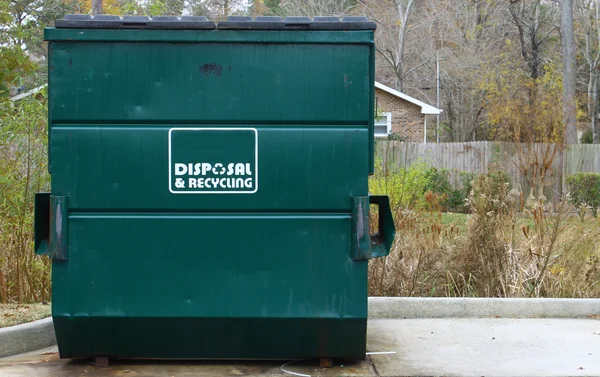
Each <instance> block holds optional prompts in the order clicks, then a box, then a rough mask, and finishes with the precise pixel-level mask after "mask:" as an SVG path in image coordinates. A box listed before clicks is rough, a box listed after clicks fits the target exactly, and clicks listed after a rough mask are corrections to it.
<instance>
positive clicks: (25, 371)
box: [0, 346, 376, 377]
mask: <svg viewBox="0 0 600 377" xmlns="http://www.w3.org/2000/svg"><path fill="white" fill-rule="evenodd" d="M57 352H58V349H57V347H56V346H54V347H51V348H46V349H44V350H40V351H36V352H30V353H27V354H21V355H15V356H10V357H6V358H3V359H0V376H3V377H4V376H7V377H8V376H10V377H30V376H36V377H75V376H86V377H101V376H102V377H105V376H107V377H108V376H110V377H116V376H119V377H133V376H135V377H240V376H265V377H284V376H287V377H290V376H291V375H290V374H286V373H284V372H282V371H281V369H280V367H281V365H282V364H283V363H285V362H286V361H260V362H256V361H254V362H248V361H154V360H117V361H111V365H110V367H108V368H96V366H95V365H94V363H93V362H92V361H93V360H91V359H90V360H60V359H59V358H58V353H57ZM318 366H319V362H318V360H307V361H301V362H298V363H295V364H292V365H289V366H287V367H286V368H285V369H287V370H290V371H292V372H295V373H301V374H307V375H310V376H312V377H316V376H320V377H338V376H348V377H363V376H365V377H376V374H375V372H374V371H373V368H372V366H371V364H370V363H369V362H350V363H348V362H343V363H341V364H340V362H339V361H338V363H336V365H335V367H334V368H330V369H322V368H319V367H318Z"/></svg>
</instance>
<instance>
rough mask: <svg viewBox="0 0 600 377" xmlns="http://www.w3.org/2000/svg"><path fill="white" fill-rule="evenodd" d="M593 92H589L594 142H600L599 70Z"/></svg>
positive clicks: (594, 76) (594, 81) (596, 73)
mask: <svg viewBox="0 0 600 377" xmlns="http://www.w3.org/2000/svg"><path fill="white" fill-rule="evenodd" d="M593 78H594V79H593V81H592V82H593V84H592V92H591V93H590V94H589V96H590V98H591V101H590V102H591V107H590V116H591V117H592V135H594V144H598V143H600V135H599V134H598V133H599V132H598V131H599V130H598V111H599V110H600V109H599V108H600V103H598V80H599V77H598V71H596V72H594V74H593Z"/></svg>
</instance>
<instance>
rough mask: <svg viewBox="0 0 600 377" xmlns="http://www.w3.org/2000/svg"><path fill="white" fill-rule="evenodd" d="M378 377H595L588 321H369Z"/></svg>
mask: <svg viewBox="0 0 600 377" xmlns="http://www.w3.org/2000/svg"><path fill="white" fill-rule="evenodd" d="M368 342H369V343H368V345H369V349H370V350H383V351H390V350H391V351H397V354H395V355H385V356H383V355H382V356H376V355H374V356H371V359H372V361H373V364H374V367H375V370H376V372H377V373H378V374H379V376H386V377H387V376H486V377H489V376H547V377H550V376H600V321H599V320H597V319H596V320H594V319H503V318H488V319H486V318H452V319H405V320H393V319H379V320H370V321H369V338H368Z"/></svg>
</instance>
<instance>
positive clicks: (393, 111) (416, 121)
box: [375, 82, 442, 142]
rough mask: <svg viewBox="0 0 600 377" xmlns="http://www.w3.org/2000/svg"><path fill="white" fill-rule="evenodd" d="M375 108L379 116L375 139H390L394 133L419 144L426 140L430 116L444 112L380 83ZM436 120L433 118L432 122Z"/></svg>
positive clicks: (376, 122)
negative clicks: (389, 136)
mask: <svg viewBox="0 0 600 377" xmlns="http://www.w3.org/2000/svg"><path fill="white" fill-rule="evenodd" d="M375 107H376V109H377V114H378V115H379V117H377V118H376V119H375V137H388V135H390V134H392V133H393V134H397V135H399V136H401V137H404V138H406V140H407V141H417V142H420V141H423V142H425V140H426V130H427V120H428V119H427V118H428V116H434V115H439V114H440V113H441V112H442V110H440V109H438V108H437V107H435V106H431V105H428V104H426V103H425V102H421V101H419V100H418V99H416V98H413V97H411V96H408V95H406V94H404V93H401V92H399V91H397V90H394V89H392V88H390V87H388V86H385V85H383V84H381V83H378V82H375ZM434 119H435V118H433V117H431V119H430V122H431V121H432V120H434ZM434 124H435V123H434Z"/></svg>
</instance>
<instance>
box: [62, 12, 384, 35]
mask: <svg viewBox="0 0 600 377" xmlns="http://www.w3.org/2000/svg"><path fill="white" fill-rule="evenodd" d="M55 26H56V27H57V28H63V29H64V28H66V29H69V28H70V29H158V30H213V29H217V28H218V29H220V30H323V31H324V30H375V29H376V27H377V25H376V24H375V22H373V21H370V20H369V19H368V18H367V17H364V16H346V17H343V18H342V19H340V18H338V17H315V18H311V17H286V18H285V19H282V18H281V17H277V16H263V17H256V19H254V18H252V17H249V16H229V17H227V20H225V21H219V22H218V23H217V24H215V22H214V21H211V20H209V19H208V18H206V17H204V16H182V17H177V16H155V17H146V16H112V15H105V14H99V15H96V16H92V15H89V14H68V15H66V16H65V17H64V18H63V19H60V20H56V21H55Z"/></svg>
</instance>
